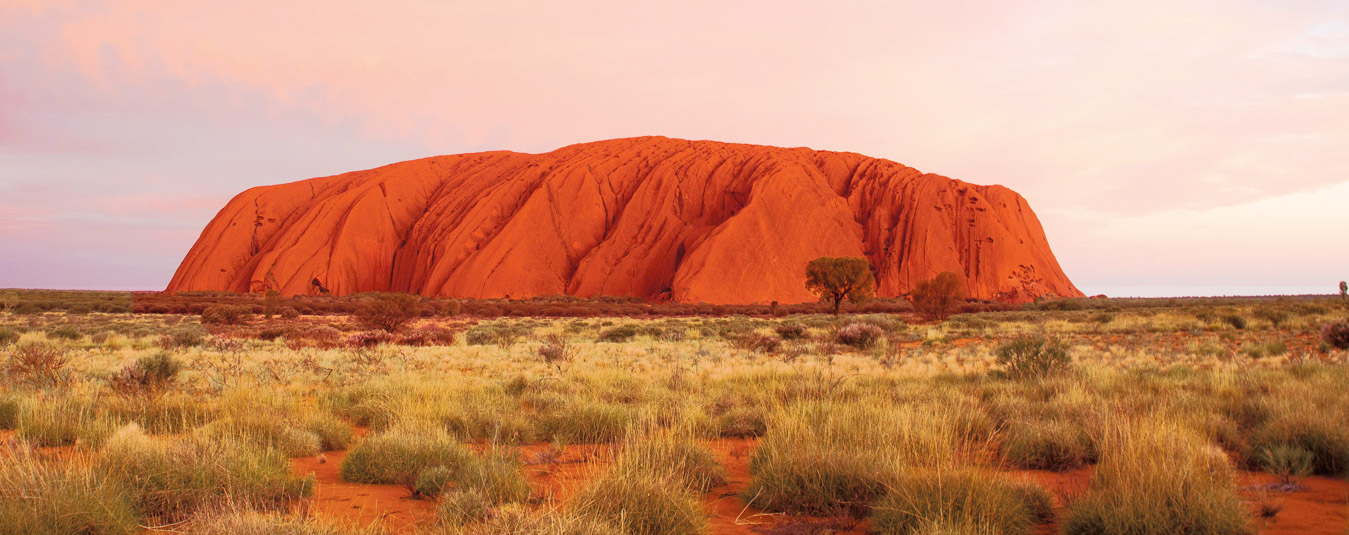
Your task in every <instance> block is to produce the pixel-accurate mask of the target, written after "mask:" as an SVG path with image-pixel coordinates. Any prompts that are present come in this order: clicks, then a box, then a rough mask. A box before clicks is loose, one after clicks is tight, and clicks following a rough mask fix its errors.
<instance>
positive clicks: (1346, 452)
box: [1250, 402, 1349, 476]
mask: <svg viewBox="0 0 1349 535" xmlns="http://www.w3.org/2000/svg"><path fill="white" fill-rule="evenodd" d="M1345 418H1349V410H1345V408H1344V407H1327V408H1321V409H1319V410H1318V409H1312V408H1311V407H1307V406H1305V405H1301V404H1298V405H1294V404H1290V403H1286V402H1285V403H1281V404H1279V406H1278V407H1277V408H1275V409H1273V412H1272V413H1271V414H1270V415H1269V416H1268V418H1267V419H1266V420H1265V422H1264V423H1263V425H1261V426H1259V427H1258V428H1256V429H1255V431H1254V432H1253V433H1252V434H1251V438H1250V443H1251V449H1252V450H1253V451H1254V452H1256V457H1253V458H1252V461H1256V462H1258V460H1259V459H1258V455H1259V452H1261V451H1263V450H1268V449H1271V448H1279V447H1289V448H1296V449H1300V450H1303V451H1306V452H1307V453H1309V454H1310V455H1311V459H1312V470H1313V472H1315V473H1316V474H1320V475H1328V476H1343V475H1345V474H1346V471H1349V427H1346V426H1345V424H1344V422H1346V421H1349V420H1346V419H1345ZM1253 464H1255V463H1253ZM1256 466H1258V464H1256Z"/></svg>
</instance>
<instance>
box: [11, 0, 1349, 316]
mask: <svg viewBox="0 0 1349 535" xmlns="http://www.w3.org/2000/svg"><path fill="white" fill-rule="evenodd" d="M341 4H342V3H336V4H335V3H332V2H311V1H288V2H271V1H267V2H263V1H253V0H241V1H235V2H214V3H199V2H182V1H159V0H141V1H134V0H127V1H121V2H99V1H69V2H60V1H54V2H38V1H32V0H24V1H18V2H16V1H13V0H11V1H9V2H7V3H5V4H4V6H0V287H48V288H71V287H73V288H106V289H160V288H162V287H163V286H164V285H165V284H166V283H167V282H168V280H169V278H170V276H171V275H172V273H173V270H174V269H175V268H176V267H177V265H178V262H179V260H181V257H182V255H183V254H184V253H186V251H187V249H188V248H189V247H190V246H191V245H192V242H193V241H194V240H195V239H196V237H197V235H198V233H199V232H200V230H201V228H202V227H203V226H204V225H205V224H206V222H207V221H209V220H210V218H211V217H212V216H213V215H214V214H215V211H216V210H217V209H219V207H221V206H223V204H224V203H225V201H227V200H228V199H229V198H230V197H231V196H233V195H234V194H235V193H237V192H239V191H241V190H243V189H245V188H247V187H250V186H255V185H260V184H272V183H278V182H285V181H291V180H296V179H301V178H307V177H312V176H323V175H329V174H335V173H340V172H345V171H353V170H358V169H365V168H370V167H375V166H378V165H383V164H386V163H391V162H395V161H400V160H406V159H411V158H417V157H423V156H429V155H434V154H451V153H458V152H469V151H478V150H488V149H510V150H517V151H523V152H543V151H548V150H552V149H554V148H557V147H559V146H563V145H568V144H572V143H578V142H585V141H594V140H600V139H610V138H616V137H626V136H636V135H665V136H671V137H682V138H691V139H714V140H719V141H731V142H742V143H759V144H769V145H782V146H808V147H812V148H817V149H829V150H847V151H853V152H860V153H863V154H867V155H870V156H876V157H882V158H888V159H891V160H895V161H898V162H902V163H904V164H906V165H910V166H914V167H916V168H918V169H921V170H923V171H927V172H933V173H939V174H943V175H947V176H951V177H955V178H960V179H962V180H967V181H970V182H975V183H987V184H992V183H997V184H1003V185H1006V186H1008V187H1011V188H1013V189H1015V190H1017V191H1018V192H1020V193H1022V194H1023V195H1025V196H1026V197H1027V198H1028V199H1029V200H1030V202H1031V205H1032V206H1033V207H1034V208H1035V209H1036V211H1037V213H1038V214H1039V215H1040V218H1041V220H1042V222H1043V223H1044V225H1045V229H1046V232H1047V233H1048V235H1049V239H1050V244H1051V246H1052V247H1053V248H1054V251H1055V253H1056V254H1057V255H1058V258H1059V260H1060V262H1061V263H1062V264H1063V267H1064V270H1065V271H1066V272H1067V274H1068V275H1069V277H1071V278H1072V279H1073V281H1074V282H1075V283H1076V284H1077V285H1078V286H1079V287H1080V288H1081V289H1082V290H1083V291H1084V292H1087V293H1088V294H1095V293H1107V294H1110V295H1221V294H1253V293H1259V294H1264V293H1308V292H1316V293H1331V292H1334V291H1335V286H1336V284H1337V282H1338V281H1339V280H1342V279H1349V247H1346V246H1345V236H1346V233H1349V146H1346V145H1349V144H1347V143H1346V141H1349V5H1347V4H1346V3H1344V2H1342V1H1306V2H1299V1H1248V0H1229V1H1223V2H1219V1H1213V2H1178V1H1151V0H1147V1H1141V2H1138V1H1133V2H1075V1H1061V2H1060V1H1025V2H962V1H945V2H851V1H842V2H783V1H775V2H759V1H726V0H721V1H693V2H679V3H666V4H657V3H650V2H607V1H606V2H598V1H581V2H518V1H495V2H474V3H471V4H470V3H463V2H430V3H427V2H393V1H385V2H379V3H378V4H379V5H378V7H375V6H371V7H366V8H343V10H341V11H334V10H333V9H332V6H335V5H341ZM423 4H429V7H428V5H423Z"/></svg>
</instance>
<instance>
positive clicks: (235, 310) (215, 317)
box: [201, 305, 253, 325]
mask: <svg viewBox="0 0 1349 535" xmlns="http://www.w3.org/2000/svg"><path fill="white" fill-rule="evenodd" d="M252 319H253V309H252V308H250V307H248V306H244V305H211V306H208V307H206V308H203V309H202V311H201V322H202V324H204V325H243V324H245V323H248V322H249V321H251V320H252Z"/></svg>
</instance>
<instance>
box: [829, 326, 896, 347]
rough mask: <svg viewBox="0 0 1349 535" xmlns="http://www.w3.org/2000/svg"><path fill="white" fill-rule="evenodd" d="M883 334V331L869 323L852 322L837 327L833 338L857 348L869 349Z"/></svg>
mask: <svg viewBox="0 0 1349 535" xmlns="http://www.w3.org/2000/svg"><path fill="white" fill-rule="evenodd" d="M883 336H885V331H883V330H881V328H880V327H877V326H875V325H872V324H870V323H852V324H848V325H846V326H844V327H843V328H841V329H839V330H838V332H837V333H836V334H835V335H834V340H835V341H836V342H838V343H840V344H843V345H847V346H852V347H855V348H857V349H871V348H872V347H873V346H875V345H876V343H877V342H880V340H881V338H882V337H883Z"/></svg>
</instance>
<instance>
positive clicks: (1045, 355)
mask: <svg viewBox="0 0 1349 535" xmlns="http://www.w3.org/2000/svg"><path fill="white" fill-rule="evenodd" d="M994 354H996V355H997V357H998V363H999V364H1001V365H1003V367H1004V369H1005V370H1006V372H1007V374H1008V375H1010V376H1012V377H1044V376H1047V375H1051V374H1054V373H1058V372H1061V371H1063V370H1065V369H1067V367H1068V365H1069V364H1070V363H1071V362H1072V361H1071V360H1070V359H1069V358H1068V346H1067V345H1066V344H1064V343H1063V342H1061V341H1059V340H1058V339H1057V338H1052V337H1047V336H1040V335H1019V336H1017V337H1015V338H1013V339H1011V340H1009V341H1007V342H1004V343H1003V344H1001V345H999V346H998V347H997V349H995V350H994Z"/></svg>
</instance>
